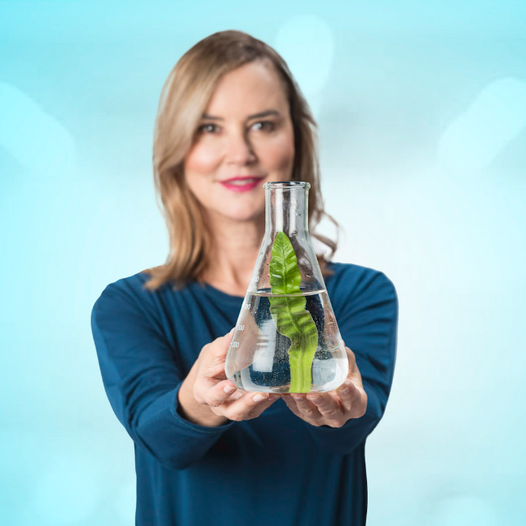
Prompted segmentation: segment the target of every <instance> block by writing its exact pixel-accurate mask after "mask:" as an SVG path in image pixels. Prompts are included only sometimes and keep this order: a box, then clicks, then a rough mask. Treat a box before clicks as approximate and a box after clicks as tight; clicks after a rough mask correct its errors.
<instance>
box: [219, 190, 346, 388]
mask: <svg viewBox="0 0 526 526" xmlns="http://www.w3.org/2000/svg"><path fill="white" fill-rule="evenodd" d="M263 187H264V189H265V236H264V238H263V242H262V244H261V248H260V251H259V255H258V259H257V262H256V265H255V267H254V271H253V273H252V278H251V280H250V284H249V287H248V290H247V293H246V295H245V299H244V301H243V305H242V307H241V311H240V313H239V316H238V319H237V323H236V327H235V331H234V334H233V336H232V341H231V343H230V347H229V349H228V354H227V358H226V365H225V371H226V375H227V378H228V379H230V380H232V381H233V382H234V383H235V384H236V386H237V387H238V388H239V389H243V390H245V391H258V392H267V393H308V392H311V391H317V392H326V391H331V390H333V389H336V388H337V387H339V386H340V385H341V384H342V383H343V382H344V381H345V378H346V377H347V373H348V370H349V362H348V358H347V353H346V351H345V345H344V343H343V340H342V338H341V335H340V330H339V329H338V325H337V323H336V318H335V316H334V311H333V309H332V306H331V302H330V300H329V296H328V294H327V290H326V288H325V282H324V280H323V276H322V273H321V270H320V267H319V264H318V260H317V258H316V255H315V253H314V249H313V247H312V243H311V239H310V235H309V230H308V214H307V206H308V194H309V188H310V183H308V182H304V181H282V182H268V183H265V184H264V185H263Z"/></svg>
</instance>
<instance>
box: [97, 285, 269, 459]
mask: <svg viewBox="0 0 526 526" xmlns="http://www.w3.org/2000/svg"><path fill="white" fill-rule="evenodd" d="M91 324H92V332H93V338H94V341H95V346H96V350H97V356H98V359H99V365H100V370H101V374H102V380H103V383H104V388H105V390H106V394H107V396H108V398H109V401H110V403H111V406H112V408H113V411H114V412H115V414H116V416H117V418H118V419H119V421H120V422H121V423H122V425H123V426H124V427H125V429H126V431H127V432H128V434H129V435H130V436H131V438H132V439H133V440H134V442H135V443H136V444H137V445H139V446H140V447H143V448H144V449H146V450H147V451H149V452H150V454H151V455H152V456H153V457H155V458H156V459H157V460H158V461H159V462H160V463H161V464H162V465H163V466H165V467H168V468H170V469H185V468H187V467H189V466H191V465H192V464H194V463H195V462H197V461H199V460H200V459H201V458H202V457H203V456H204V455H205V453H206V452H207V451H208V450H209V449H210V447H212V446H213V444H214V443H215V442H216V441H217V440H218V438H219V437H220V436H221V435H222V434H223V433H224V432H225V431H226V430H227V429H228V428H230V426H232V424H233V422H232V420H235V419H244V418H248V416H247V415H248V414H249V413H250V418H253V417H255V416H259V414H260V413H261V412H262V411H263V410H265V409H266V407H268V406H269V405H270V404H271V403H272V401H273V400H272V401H269V399H268V395H265V399H264V400H263V401H254V400H253V398H251V399H250V400H241V399H240V396H239V393H237V392H236V391H235V390H234V391H233V392H232V393H226V392H225V391H224V387H225V386H227V385H230V386H231V385H232V383H231V382H229V381H228V380H226V381H223V380H222V379H221V378H219V379H214V378H208V379H206V380H208V383H207V382H206V380H205V381H204V382H205V383H204V384H203V382H201V384H200V388H199V393H200V395H201V397H202V400H200V401H196V400H195V398H194V387H195V385H196V379H197V377H198V376H199V369H201V376H203V372H206V371H203V369H206V362H207V359H206V358H207V357H208V358H210V357H211V356H216V355H222V354H224V355H226V348H227V347H228V346H226V348H225V350H224V352H223V347H225V345H224V343H225V341H223V342H221V340H225V337H223V338H218V339H217V340H215V341H214V342H211V343H210V344H208V345H205V347H204V348H203V349H202V350H201V353H200V354H199V358H198V360H197V361H196V363H195V364H194V367H192V370H191V371H190V373H189V374H188V376H187V377H186V378H185V375H184V372H183V371H182V368H181V366H180V365H179V364H178V363H177V362H178V356H177V354H176V350H175V349H173V348H172V347H171V346H170V345H169V344H168V342H167V340H166V338H165V336H164V334H163V332H162V329H161V328H160V327H159V325H158V323H157V320H156V317H155V314H154V312H153V311H152V308H151V306H150V305H146V304H145V303H144V301H143V300H141V299H139V298H138V297H136V296H135V295H134V293H133V291H129V290H127V289H126V287H125V286H123V285H122V284H119V282H117V283H113V284H111V285H108V287H106V289H105V290H104V291H103V293H102V294H101V296H100V298H99V299H98V300H97V301H96V303H95V305H94V307H93V310H92V315H91ZM218 347H221V349H220V350H218ZM203 358H204V359H203ZM209 361H210V360H208V362H209ZM214 380H215V381H214ZM253 396H254V394H253V393H252V397H253ZM205 398H206V400H205ZM210 404H217V406H218V407H219V409H221V410H222V409H223V406H227V407H226V409H225V410H224V411H223V413H222V414H217V412H214V411H219V412H220V413H221V411H220V410H218V408H214V411H213V410H212V406H211V405H210ZM258 404H259V405H258ZM255 406H258V407H256V408H255ZM232 407H233V408H234V411H233V412H232V414H231V413H229V412H228V411H229V410H230V411H232V409H231V408H232ZM225 414H226V415H228V414H231V416H233V418H231V419H229V418H228V416H225Z"/></svg>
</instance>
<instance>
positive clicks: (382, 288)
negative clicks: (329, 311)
mask: <svg viewBox="0 0 526 526" xmlns="http://www.w3.org/2000/svg"><path fill="white" fill-rule="evenodd" d="M371 272H372V273H371V274H370V275H369V276H367V277H365V278H364V280H363V281H362V282H361V284H360V286H359V287H358V290H355V291H354V294H353V296H352V297H350V298H349V301H348V304H347V305H345V306H344V308H343V310H341V312H340V313H339V314H338V326H339V328H340V333H341V335H342V338H343V339H344V341H345V343H346V345H348V346H349V347H350V348H351V350H352V352H353V354H354V357H355V360H356V366H357V371H356V372H355V377H354V379H353V378H352V369H353V363H352V362H353V361H352V360H351V363H350V366H351V371H350V376H349V380H350V381H351V383H353V384H354V385H352V386H351V388H350V392H349V393H348V394H347V395H340V394H339V391H340V390H341V389H342V388H344V387H345V386H342V387H340V388H339V389H338V390H336V391H332V392H331V393H324V394H323V395H322V397H321V398H322V399H323V402H322V403H321V405H320V404H318V405H316V404H314V403H313V402H311V401H310V400H312V399H314V398H316V394H315V393H311V394H309V395H308V396H307V397H306V396H305V395H300V396H299V397H298V398H299V400H294V398H293V397H286V402H287V405H288V406H289V407H290V408H291V410H292V411H293V412H294V413H295V414H296V415H297V416H299V417H300V418H302V419H303V420H305V421H306V422H307V423H308V424H309V425H308V426H307V427H308V430H309V432H310V433H311V435H312V436H313V437H314V439H315V440H316V441H318V442H319V443H320V444H322V445H323V446H324V447H326V448H328V450H330V451H332V452H333V453H336V454H342V455H343V454H347V453H350V452H351V451H352V450H353V449H354V448H355V447H356V446H358V445H359V444H360V443H361V442H363V441H364V440H365V439H366V438H367V436H368V435H369V434H370V433H371V432H372V431H373V429H374V428H375V427H376V426H377V425H378V423H379V422H380V419H381V418H382V416H383V413H384V411H385V407H386V404H387V399H388V397H389V392H390V390H391V383H392V379H393V374H394V366H395V358H396V344H397V328H398V297H397V294H396V289H395V287H394V285H393V283H392V282H391V281H390V280H389V278H387V277H386V276H385V274H383V273H381V272H376V271H371ZM362 386H363V389H362ZM364 391H365V394H366V396H363V395H364ZM364 402H365V403H364ZM365 404H366V410H365V413H364V412H363V410H364V408H365ZM362 405H363V406H364V407H362ZM353 406H354V410H355V411H356V414H353Z"/></svg>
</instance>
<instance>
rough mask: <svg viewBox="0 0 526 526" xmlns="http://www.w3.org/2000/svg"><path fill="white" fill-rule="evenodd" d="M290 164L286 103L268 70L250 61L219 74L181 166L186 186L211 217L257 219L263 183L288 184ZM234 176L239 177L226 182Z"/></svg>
mask: <svg viewBox="0 0 526 526" xmlns="http://www.w3.org/2000/svg"><path fill="white" fill-rule="evenodd" d="M293 162H294V132H293V128H292V121H291V118H290V111H289V104H288V101H287V99H286V96H285V93H284V90H283V88H282V85H281V83H280V80H279V77H278V74H277V72H276V71H275V70H274V68H273V66H271V65H268V64H266V63H263V62H261V61H256V62H251V63H249V64H245V65H243V66H241V67H239V68H237V69H235V70H233V71H230V72H229V73H227V74H225V75H224V76H223V77H222V78H221V79H220V81H219V82H218V85H217V86H216V89H215V91H214V93H213V95H212V97H211V98H210V101H209V103H208V106H207V107H206V110H205V113H204V115H203V118H202V120H201V121H200V123H199V126H198V130H196V135H195V139H194V143H193V146H192V148H191V149H190V151H189V153H188V155H187V156H186V158H185V162H184V170H185V177H186V182H187V184H188V186H189V188H190V190H191V191H192V192H193V194H194V195H195V196H196V198H197V199H198V200H199V202H200V203H201V204H202V205H203V206H204V207H205V208H206V209H207V211H208V213H209V215H210V216H211V218H214V217H217V216H218V215H219V216H223V217H226V218H229V219H232V220H236V221H247V220H252V219H256V218H259V217H260V216H261V214H263V212H264V209H265V190H264V189H263V183H264V182H266V181H288V180H290V179H291V177H292V166H293ZM234 178H243V179H242V180H238V181H237V182H236V181H230V182H227V181H229V180H231V179H234ZM247 178H248V179H247Z"/></svg>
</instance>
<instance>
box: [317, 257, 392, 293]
mask: <svg viewBox="0 0 526 526" xmlns="http://www.w3.org/2000/svg"><path fill="white" fill-rule="evenodd" d="M329 268H330V269H331V270H332V271H333V274H332V275H331V276H328V277H327V278H326V279H325V282H326V285H327V292H328V293H329V296H330V297H331V299H332V298H334V299H338V298H342V300H343V299H349V297H350V296H352V297H358V296H363V295H368V296H373V295H374V296H383V297H386V296H392V297H394V298H396V297H397V292H396V287H395V285H394V283H393V282H392V281H391V279H390V278H389V277H388V276H387V275H386V274H385V273H384V272H382V271H381V270H378V269H374V268H371V267H365V266H361V265H356V264H354V263H341V262H332V261H331V262H330V263H329Z"/></svg>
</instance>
